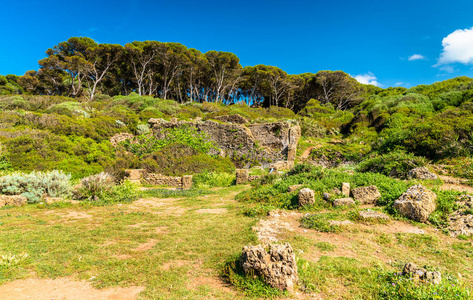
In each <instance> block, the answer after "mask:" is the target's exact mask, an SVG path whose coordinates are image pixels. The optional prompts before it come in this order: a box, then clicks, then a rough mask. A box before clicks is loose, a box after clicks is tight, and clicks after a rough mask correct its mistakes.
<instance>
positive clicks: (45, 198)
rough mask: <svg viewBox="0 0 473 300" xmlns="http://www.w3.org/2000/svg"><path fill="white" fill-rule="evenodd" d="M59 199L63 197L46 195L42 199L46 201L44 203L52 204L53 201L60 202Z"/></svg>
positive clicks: (62, 199)
mask: <svg viewBox="0 0 473 300" xmlns="http://www.w3.org/2000/svg"><path fill="white" fill-rule="evenodd" d="M61 201H64V198H60V197H48V196H46V197H44V199H43V202H44V203H46V204H53V203H56V202H61Z"/></svg>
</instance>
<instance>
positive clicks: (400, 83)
mask: <svg viewBox="0 0 473 300" xmlns="http://www.w3.org/2000/svg"><path fill="white" fill-rule="evenodd" d="M403 84H404V82H402V81H399V82H396V83H395V84H394V85H395V86H400V85H403Z"/></svg>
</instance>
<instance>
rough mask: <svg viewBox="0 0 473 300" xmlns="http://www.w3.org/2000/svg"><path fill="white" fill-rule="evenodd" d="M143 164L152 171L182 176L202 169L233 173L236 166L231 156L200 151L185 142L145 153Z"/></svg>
mask: <svg viewBox="0 0 473 300" xmlns="http://www.w3.org/2000/svg"><path fill="white" fill-rule="evenodd" d="M141 166H142V167H144V168H146V169H147V170H148V171H149V172H151V173H160V174H164V175H172V176H182V175H185V174H196V173H200V172H202V171H208V172H214V173H231V172H233V171H234V170H235V167H234V165H233V163H232V162H231V160H230V159H229V158H222V157H214V156H210V155H208V154H204V153H199V152H197V151H196V150H195V149H194V148H191V147H190V146H187V145H183V144H170V145H168V146H166V147H164V148H162V149H160V150H159V151H156V152H153V153H151V154H148V155H145V156H144V157H143V160H142V162H141Z"/></svg>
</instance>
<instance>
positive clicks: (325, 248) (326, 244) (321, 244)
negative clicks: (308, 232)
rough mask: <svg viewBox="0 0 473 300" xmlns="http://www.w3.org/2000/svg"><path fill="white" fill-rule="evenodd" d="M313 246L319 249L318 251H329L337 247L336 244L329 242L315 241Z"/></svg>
mask: <svg viewBox="0 0 473 300" xmlns="http://www.w3.org/2000/svg"><path fill="white" fill-rule="evenodd" d="M315 247H316V248H317V249H319V250H320V251H324V252H330V251H333V250H335V248H337V246H335V245H334V244H331V243H329V242H317V243H315Z"/></svg>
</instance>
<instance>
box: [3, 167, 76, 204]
mask: <svg viewBox="0 0 473 300" xmlns="http://www.w3.org/2000/svg"><path fill="white" fill-rule="evenodd" d="M70 179H71V175H70V174H65V173H64V172H62V171H57V170H54V171H50V172H36V171H33V172H31V173H29V174H27V173H21V172H14V173H11V174H9V175H5V176H1V177H0V193H2V194H6V195H23V196H25V197H26V198H27V199H28V202H30V203H35V202H39V201H41V197H42V196H43V195H44V194H47V195H49V196H51V197H67V196H69V195H70V194H71V192H72V186H71V183H70Z"/></svg>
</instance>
